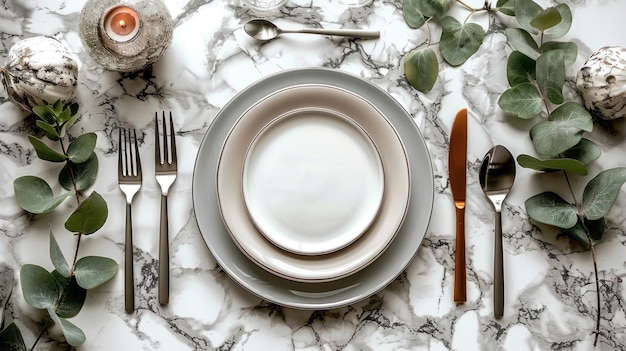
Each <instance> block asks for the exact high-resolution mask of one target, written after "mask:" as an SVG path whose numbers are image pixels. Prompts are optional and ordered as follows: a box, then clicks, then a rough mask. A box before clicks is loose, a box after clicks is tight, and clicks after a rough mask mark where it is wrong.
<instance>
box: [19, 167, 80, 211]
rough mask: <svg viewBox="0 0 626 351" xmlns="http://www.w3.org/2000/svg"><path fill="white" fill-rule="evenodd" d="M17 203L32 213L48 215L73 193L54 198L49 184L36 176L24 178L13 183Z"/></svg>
mask: <svg viewBox="0 0 626 351" xmlns="http://www.w3.org/2000/svg"><path fill="white" fill-rule="evenodd" d="M13 191H14V192H15V199H16V200H17V203H18V204H19V205H20V207H22V208H23V209H24V210H26V211H28V212H30V213H46V212H49V211H52V210H53V209H55V208H56V207H58V206H59V205H60V204H61V203H62V202H63V201H64V200H65V199H66V198H67V197H68V196H71V195H73V192H67V193H64V194H61V195H59V196H54V194H53V192H52V188H50V185H48V183H47V182H46V181H45V180H43V179H41V178H39V177H35V176H22V177H19V178H16V179H15V180H14V181H13Z"/></svg>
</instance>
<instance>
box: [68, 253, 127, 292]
mask: <svg viewBox="0 0 626 351" xmlns="http://www.w3.org/2000/svg"><path fill="white" fill-rule="evenodd" d="M118 269H119V267H118V265H117V262H115V261H113V260H112V259H110V258H106V257H98V256H87V257H83V258H81V259H80V260H78V262H76V270H75V271H74V273H75V275H76V281H77V282H78V285H80V286H81V287H82V288H84V289H93V288H96V287H98V286H100V285H102V284H104V283H106V282H107V281H109V279H111V278H113V277H114V276H115V273H117V270H118Z"/></svg>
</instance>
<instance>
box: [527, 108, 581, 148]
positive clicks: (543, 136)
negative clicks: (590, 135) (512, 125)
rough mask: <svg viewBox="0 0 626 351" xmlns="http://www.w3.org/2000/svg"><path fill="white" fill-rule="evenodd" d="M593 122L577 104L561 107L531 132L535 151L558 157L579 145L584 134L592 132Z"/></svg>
mask: <svg viewBox="0 0 626 351" xmlns="http://www.w3.org/2000/svg"><path fill="white" fill-rule="evenodd" d="M592 129H593V122H592V118H591V115H590V114H589V112H588V111H587V110H585V108H584V107H582V106H580V105H579V104H577V103H575V102H571V101H570V102H567V103H565V104H563V105H561V106H559V107H558V108H557V109H556V110H554V112H552V114H551V115H550V118H549V119H548V120H546V121H543V122H539V123H538V124H536V125H535V126H534V127H533V128H532V129H531V130H530V138H531V139H532V140H533V144H534V146H535V150H536V151H537V153H538V154H539V155H541V156H558V155H559V154H561V153H563V152H565V151H567V150H568V149H570V148H572V147H574V146H576V145H578V143H579V142H580V140H581V139H582V135H583V132H591V130H592Z"/></svg>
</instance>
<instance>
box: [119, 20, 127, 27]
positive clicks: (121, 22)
mask: <svg viewBox="0 0 626 351" xmlns="http://www.w3.org/2000/svg"><path fill="white" fill-rule="evenodd" d="M120 27H122V28H126V21H124V20H120Z"/></svg>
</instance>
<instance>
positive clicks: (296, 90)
mask: <svg viewBox="0 0 626 351" xmlns="http://www.w3.org/2000/svg"><path fill="white" fill-rule="evenodd" d="M303 110H304V111H309V112H308V113H305V114H304V115H301V114H300V112H301V111H303ZM311 111H317V112H316V113H315V114H313V115H311V114H310V112H311ZM321 111H327V112H326V114H325V115H326V117H325V118H324V117H321V116H322V115H321V114H320V112H321ZM329 111H332V112H329ZM292 114H296V115H298V116H300V117H301V118H304V119H305V120H308V122H307V123H313V124H314V125H315V126H317V127H319V126H320V124H319V122H320V118H322V119H324V120H326V122H328V121H332V122H333V127H332V128H333V131H334V132H337V131H338V129H340V127H339V126H337V125H336V124H337V123H344V124H345V119H346V118H350V119H351V120H353V121H354V122H353V123H352V122H351V124H353V125H352V126H350V127H347V128H348V129H346V128H344V130H350V131H351V133H355V125H358V126H359V127H360V128H359V129H362V132H364V133H367V135H368V136H369V137H371V140H373V142H374V143H375V144H376V148H375V149H373V150H369V151H365V150H360V152H361V153H364V154H368V156H367V157H366V158H368V159H369V163H376V160H380V161H381V163H382V168H383V172H384V174H385V176H384V177H383V176H378V177H380V178H381V180H382V181H383V182H384V184H383V185H381V184H380V183H379V181H378V180H377V181H373V182H369V183H373V184H369V185H373V189H366V188H363V189H360V192H361V193H365V192H372V191H373V192H374V198H377V197H378V196H379V194H380V193H381V192H382V189H381V188H382V187H383V186H384V197H383V199H382V202H380V203H378V204H375V205H376V207H380V211H379V212H378V211H376V212H378V215H377V216H376V212H372V213H371V215H372V216H373V217H370V218H366V220H367V221H368V222H369V223H371V225H368V226H367V228H366V229H367V230H366V231H365V232H364V233H363V235H361V236H360V237H359V238H358V240H356V241H354V242H353V243H352V244H351V245H349V246H346V247H345V248H343V249H342V250H336V251H334V252H330V253H327V254H324V255H306V256H303V255H300V254H296V253H293V252H290V251H285V250H283V249H281V248H280V247H279V246H276V245H273V244H272V242H270V241H268V240H266V239H265V237H264V236H263V234H261V233H260V232H259V230H258V229H257V227H256V226H255V225H254V221H253V220H252V219H251V217H250V216H248V211H249V210H248V209H247V208H246V202H245V201H244V200H243V199H244V197H245V196H244V193H245V189H244V188H245V187H244V184H245V182H244V181H242V174H244V173H245V171H244V168H245V164H246V160H247V157H246V155H247V153H246V150H248V147H249V146H250V145H251V144H254V142H253V141H254V140H255V138H257V137H258V135H259V133H261V134H262V133H263V130H264V129H265V128H266V127H268V126H270V127H271V126H272V125H273V123H277V122H276V120H277V118H278V119H279V120H280V119H282V118H285V117H284V116H288V115H292ZM329 114H332V115H333V116H334V117H328V115H329ZM338 115H343V116H345V117H343V119H344V121H343V122H342V121H339V119H338V117H337V116H338ZM307 116H308V117H309V118H306V117H307ZM310 118H312V120H313V122H311V120H310ZM290 121H291V122H294V121H295V122H301V121H299V119H298V118H297V117H295V119H291V118H288V119H287V120H285V121H284V122H290ZM283 126H285V127H288V128H287V129H289V130H290V132H294V130H292V128H291V127H293V126H291V127H290V126H289V124H285V125H283ZM306 127H307V128H313V126H312V125H307V126H306ZM327 127H328V126H327ZM272 129H273V128H270V131H271V130H272ZM295 129H297V128H295ZM279 132H280V131H279ZM325 133H330V131H328V130H326V131H325ZM356 133H357V134H359V132H356ZM299 137H300V138H302V139H306V138H303V137H302V136H299ZM318 137H319V136H318ZM355 137H356V138H359V137H358V136H355ZM338 139H342V138H338ZM360 139H363V136H361V137H360ZM268 141H269V140H268ZM271 143H278V144H279V145H282V146H281V147H282V148H285V147H287V148H288V147H289V145H287V146H285V145H283V143H282V142H281V141H280V140H275V139H272V140H271ZM361 143H362V144H365V145H362V146H360V147H359V148H365V149H367V148H368V146H367V142H366V141H364V140H362V141H361ZM370 148H371V146H370ZM376 150H377V151H376ZM274 151H277V150H274ZM288 151H293V150H288ZM330 151H332V150H330ZM353 151H354V150H353ZM281 152H283V151H277V152H276V153H273V156H277V155H279V154H280V153H281ZM372 153H373V154H375V155H372ZM378 154H380V156H378ZM297 157H304V158H306V156H303V155H302V154H299V155H297ZM347 157H350V156H349V155H345V157H344V158H347ZM292 158H293V157H292ZM294 162H295V161H294V160H293V159H291V160H290V161H288V162H285V161H284V160H281V161H280V163H281V164H282V165H281V166H276V167H282V169H279V170H278V171H279V172H282V173H290V172H291V170H286V169H284V168H285V167H288V165H289V164H292V163H294ZM343 162H348V161H346V160H344V161H343ZM265 166H270V165H264V167H265ZM366 168H370V169H371V170H369V171H368V172H369V173H378V172H380V169H379V167H378V166H376V165H375V164H374V165H370V166H366ZM265 170H266V171H267V172H273V171H276V169H275V168H274V167H271V166H270V167H269V168H265ZM318 171H319V170H318ZM327 171H328V172H331V173H332V171H331V170H327ZM344 171H346V172H348V170H344ZM282 176H283V175H280V176H279V177H282ZM332 176H334V177H339V175H338V174H332ZM354 176H357V175H354ZM360 176H361V177H364V176H366V175H360ZM370 176H372V174H370ZM373 176H374V177H375V178H377V176H376V175H375V174H374V175H373ZM216 178H217V199H218V203H219V208H220V211H221V215H222V219H223V221H224V224H225V225H226V228H227V229H228V231H229V233H230V234H231V236H232V237H233V240H234V241H235V243H236V244H237V245H238V246H239V247H240V248H241V250H242V251H243V252H244V253H245V254H246V255H247V256H248V257H250V259H252V260H253V261H254V262H256V263H257V264H258V265H259V266H261V267H263V268H265V269H267V270H268V271H270V272H271V273H274V274H277V275H279V276H281V277H284V278H287V279H291V280H296V281H301V282H323V281H330V280H336V279H340V278H343V277H345V276H348V275H350V274H354V273H355V272H356V271H358V270H360V269H363V268H364V267H365V266H366V265H368V264H369V263H371V262H373V261H374V260H375V259H376V258H377V257H379V256H380V255H381V254H382V253H383V252H384V251H385V249H386V248H387V247H388V246H389V244H390V243H391V242H392V241H393V238H394V237H395V235H396V234H397V232H398V230H399V229H400V228H401V225H402V222H403V220H404V218H405V215H406V212H407V209H408V205H409V200H410V192H411V183H410V171H409V164H408V160H407V155H406V150H405V149H404V146H403V144H402V141H401V140H400V137H399V136H398V134H397V131H396V130H395V128H393V126H392V125H391V124H390V122H389V121H388V120H387V119H386V118H385V116H384V115H382V113H381V112H380V111H379V110H378V109H376V108H375V107H374V106H373V105H372V104H371V103H369V102H368V101H367V100H365V99H363V98H362V97H360V96H359V95H357V94H354V93H351V92H349V91H347V90H345V89H342V88H339V87H336V86H330V85H323V84H302V85H294V86H290V87H287V88H284V89H279V90H277V91H275V92H272V93H271V94H269V95H268V96H266V97H264V98H262V99H261V100H259V101H258V102H255V103H254V104H253V105H252V106H251V107H250V108H249V109H248V110H247V111H246V112H245V113H243V114H242V116H241V118H240V119H239V120H238V121H237V122H236V123H235V125H234V126H233V128H232V129H231V131H230V133H229V135H228V136H227V137H226V141H225V142H224V145H223V147H222V153H221V156H220V159H219V161H218V167H217V174H216ZM264 178H267V177H264ZM350 181H351V182H354V183H358V181H357V180H354V179H352V180H350ZM312 182H313V180H309V183H312ZM283 185H284V184H283ZM298 185H299V186H302V187H303V189H300V190H298V191H306V190H307V187H308V186H309V185H310V184H298ZM365 185H368V184H367V183H366V184H365ZM281 186H282V185H281ZM343 186H346V185H345V184H343ZM356 190H357V191H358V189H356ZM294 191H295V190H294ZM267 195H269V194H267ZM269 196H271V195H269ZM366 197H368V196H366ZM374 200H375V199H374ZM378 205H379V206H378ZM372 207H374V206H372ZM374 210H377V208H374ZM347 217H348V218H350V216H349V214H347ZM372 218H373V219H374V220H373V222H372ZM350 220H352V218H350ZM296 229H297V228H296Z"/></svg>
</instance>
